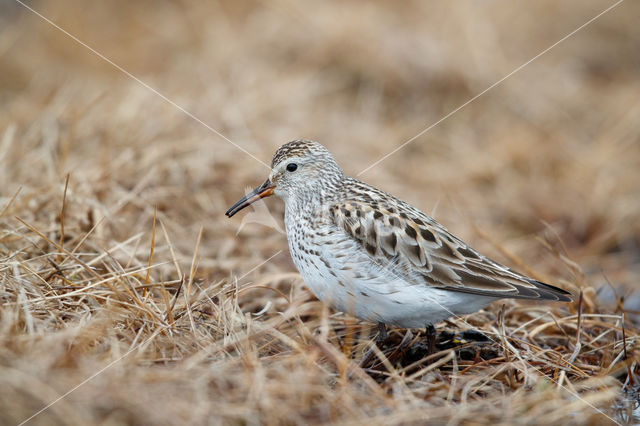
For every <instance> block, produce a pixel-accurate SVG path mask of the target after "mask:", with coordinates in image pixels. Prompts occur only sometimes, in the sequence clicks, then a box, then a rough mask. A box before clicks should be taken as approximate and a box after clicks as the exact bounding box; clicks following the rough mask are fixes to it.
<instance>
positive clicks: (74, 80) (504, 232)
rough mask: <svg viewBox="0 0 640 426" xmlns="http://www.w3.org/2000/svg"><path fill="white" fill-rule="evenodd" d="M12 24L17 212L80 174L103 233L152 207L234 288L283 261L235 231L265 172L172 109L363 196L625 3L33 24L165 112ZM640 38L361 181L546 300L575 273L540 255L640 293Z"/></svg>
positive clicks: (561, 72)
mask: <svg viewBox="0 0 640 426" xmlns="http://www.w3.org/2000/svg"><path fill="white" fill-rule="evenodd" d="M1 4H2V6H1V7H2V9H1V10H2V13H1V16H2V17H1V18H0V25H1V27H0V28H1V29H2V32H1V33H0V107H1V108H2V114H1V116H0V129H1V131H2V141H3V143H2V145H1V146H2V149H1V150H0V155H1V157H0V158H1V161H2V163H3V167H2V168H1V170H0V179H1V181H2V195H3V197H5V198H7V197H10V196H11V195H12V194H13V193H14V192H15V191H16V189H17V188H18V187H22V188H23V190H22V191H23V195H24V194H28V193H31V192H34V193H43V192H47V191H51V190H52V188H59V187H60V186H61V185H62V184H63V182H64V176H65V174H66V173H67V172H70V173H71V178H70V189H71V192H70V193H71V194H72V195H73V196H74V197H77V198H75V199H83V203H84V205H85V207H86V208H91V207H93V208H94V209H97V210H99V211H96V212H94V213H95V214H96V215H97V216H106V217H107V219H108V220H107V221H106V222H105V224H106V225H107V226H106V229H108V231H106V230H105V231H104V232H113V233H114V234H116V236H117V238H124V237H127V236H129V235H130V233H131V229H132V228H136V229H137V228H139V227H145V228H148V226H146V224H148V222H149V220H150V215H149V212H150V211H151V210H153V206H154V205H157V206H158V211H159V214H161V215H162V217H163V218H165V219H166V221H167V223H168V224H170V225H172V226H174V231H176V232H180V233H181V234H182V233H183V232H185V233H186V234H185V236H186V235H189V237H188V238H184V242H185V243H186V244H187V246H188V247H190V246H191V245H192V244H193V241H192V240H193V238H195V235H194V234H195V233H196V232H197V230H198V228H199V227H200V225H204V228H205V240H204V241H205V244H204V245H203V248H204V249H205V250H206V260H203V262H204V263H205V265H203V266H207V267H209V272H210V273H212V274H217V273H220V274H222V275H224V274H228V273H229V272H230V271H236V272H238V271H241V270H243V267H245V266H249V264H250V265H255V260H259V259H261V258H264V256H265V255H270V254H272V252H270V251H268V249H267V248H265V249H264V250H267V251H264V250H263V249H262V247H267V246H269V249H271V247H270V246H277V247H280V248H283V249H284V248H286V245H285V239H284V238H283V236H282V235H279V234H277V233H274V232H273V230H272V229H270V228H268V227H264V226H261V225H259V224H256V225H253V224H249V225H248V226H247V227H245V228H243V231H242V232H241V233H240V235H239V236H238V237H237V238H236V237H235V236H234V234H235V231H236V230H237V226H238V219H236V218H234V220H232V221H230V220H227V219H226V218H225V217H224V216H223V212H224V211H225V210H226V207H227V206H228V205H230V204H231V203H232V202H233V201H235V200H236V199H237V198H238V197H239V196H241V195H242V194H243V191H244V190H245V189H246V187H248V186H255V185H256V184H257V183H259V182H262V181H263V179H264V177H265V175H266V173H267V170H266V169H265V168H264V166H263V165H261V164H259V163H258V162H257V161H256V160H255V159H252V158H251V157H250V156H249V155H247V154H245V153H243V152H242V151H241V150H239V149H237V148H236V147H234V146H233V145H232V144H231V143H229V142H227V141H225V140H224V139H223V138H222V137H220V136H219V135H217V134H215V133H214V132H212V131H210V130H208V129H207V128H206V127H205V126H204V125H202V124H201V123H199V122H198V121H196V120H194V119H193V118H191V117H189V116H188V115H187V114H185V113H184V112H183V111H181V110H180V109H179V108H178V107H176V106H175V105H171V104H169V103H168V102H166V101H165V100H164V99H162V97H161V96H160V95H159V94H161V95H162V96H165V97H166V98H168V99H170V100H171V101H173V102H175V103H176V104H177V105H179V106H180V107H182V108H184V109H185V110H187V111H189V112H190V113H192V114H193V115H194V116H195V117H197V118H198V119H200V120H202V122H204V123H206V124H207V125H209V126H211V127H212V128H213V129H215V130H217V131H219V132H220V133H221V134H223V135H224V136H225V137H226V138H229V139H230V140H231V141H233V143H235V144H237V145H238V146H240V147H242V149H244V150H246V151H248V152H249V153H251V154H252V155H254V156H255V157H256V158H258V159H260V160H262V161H264V162H266V163H267V164H270V159H271V155H272V154H273V152H274V150H275V149H276V148H277V147H278V146H279V145H280V144H282V143H284V142H286V141H289V140H292V139H296V138H308V139H314V140H317V141H319V142H321V143H323V144H324V145H326V146H327V147H328V148H329V149H330V150H331V151H332V152H333V153H334V155H335V157H336V158H337V160H338V161H339V163H340V164H341V165H342V167H343V168H344V170H345V171H346V172H347V173H348V174H351V175H356V174H357V173H359V172H361V171H362V170H364V169H365V168H367V167H369V166H370V165H372V164H373V163H374V162H376V161H377V160H379V159H380V158H381V157H382V156H384V155H386V154H387V153H389V152H390V151H392V150H393V149H395V148H396V147H398V146H399V145H401V144H402V143H404V142H405V141H407V140H408V139H410V138H412V137H414V136H415V135H416V134H418V133H419V132H420V131H422V130H424V129H425V128H426V127H428V126H430V125H431V124H433V123H435V122H436V121H438V120H439V119H441V118H442V117H443V116H445V115H446V114H448V113H449V112H451V111H452V110H454V109H455V108H456V107H458V106H460V105H461V104H463V103H464V102H466V101H467V100H469V99H470V98H472V97H473V96H475V95H476V94H478V93H480V92H481V91H483V90H484V89H486V88H487V87H489V86H490V85H492V84H493V83H495V82H496V81H498V80H500V79H501V78H502V77H504V76H505V75H507V74H508V73H510V72H511V71H513V70H514V69H516V68H517V67H518V66H520V65H521V64H523V63H525V62H526V61H528V60H529V59H531V58H533V57H534V56H536V55H537V54H539V53H540V52H541V51H543V50H544V49H546V48H548V47H549V46H551V45H552V44H553V43H555V42H557V41H558V40H560V39H561V38H563V37H564V36H566V35H567V34H569V33H570V32H571V31H573V30H575V29H576V28H578V27H579V26H580V25H582V24H584V23H585V22H587V21H588V20H589V19H591V18H593V17H594V16H596V15H597V14H598V13H600V12H601V11H603V10H604V9H606V8H607V7H608V6H610V5H611V4H613V3H611V2H606V1H600V0H598V1H595V0H594V1H540V2H527V1H485V2H476V1H462V2H454V3H446V4H445V3H439V2H420V1H415V2H408V3H406V4H403V6H402V7H397V6H394V5H391V4H387V3H385V2H359V1H348V2H339V3H338V2H335V3H329V4H327V3H321V2H313V3H299V2H293V1H282V0H279V1H273V2H261V1H258V2H224V1H222V2H207V3H206V4H203V3H202V2H188V1H166V2H147V1H136V2H127V1H110V2H93V3H91V4H87V3H86V2H79V1H78V2H74V1H65V2H47V1H40V2H29V5H30V6H32V7H34V8H36V9H37V11H38V12H39V13H41V14H42V15H43V16H45V17H47V18H48V19H50V20H51V21H53V22H55V23H56V24H57V25H59V26H60V27H62V28H63V29H64V30H66V31H68V32H69V33H70V34H72V35H74V36H75V37H77V38H78V39H79V40H81V41H82V42H83V43H86V44H87V45H88V46H90V47H91V48H93V49H95V50H96V51H97V52H99V53H100V54H102V55H104V56H105V57H107V58H109V59H110V60H112V61H113V62H114V63H115V64H117V65H118V66H120V67H122V68H123V69H125V70H126V71H127V72H129V73H131V74H132V75H133V76H135V77H136V78H139V79H140V80H141V81H143V82H144V83H146V84H148V85H149V86H150V87H152V88H153V89H154V90H149V89H148V88H146V87H144V86H143V85H142V84H141V83H140V82H138V81H135V80H134V79H132V78H131V77H130V76H127V75H125V74H123V73H122V72H121V71H119V70H118V69H116V68H115V67H114V66H113V65H111V64H109V63H107V62H105V61H104V60H103V59H101V58H99V57H98V56H97V55H96V54H94V53H93V52H91V51H89V50H88V49H87V48H86V47H83V46H81V45H79V44H78V43H77V42H75V41H74V40H72V39H71V38H70V37H69V36H68V35H65V34H64V33H63V32H61V31H60V30H58V29H56V28H54V27H53V26H52V25H51V24H49V23H47V22H45V21H44V20H43V19H42V18H40V17H38V16H36V15H35V14H34V13H32V12H30V11H28V10H26V9H25V8H24V7H22V6H21V5H19V4H18V3H15V2H13V1H10V0H6V1H3V2H2V3H1ZM639 17H640V6H639V5H638V3H637V2H631V1H628V2H623V3H622V4H620V5H618V6H617V7H615V8H614V9H613V10H611V11H610V12H608V13H606V14H604V15H603V16H601V17H600V18H598V19H597V20H595V22H593V23H591V24H590V25H588V26H587V27H585V28H584V29H582V30H581V31H579V32H578V33H576V34H575V35H573V36H572V37H570V38H568V39H567V40H565V41H564V42H562V43H560V44H559V45H557V46H555V47H554V48H553V49H551V50H550V51H548V52H547V53H545V54H544V55H542V56H541V57H539V58H538V59H537V60H535V61H533V62H532V63H530V64H528V65H527V66H525V67H524V68H523V69H522V70H520V71H519V72H517V73H516V74H514V75H513V76H511V77H510V78H508V79H506V80H505V81H504V82H503V83H501V84H500V85H498V86H496V87H494V88H493V89H491V90H490V91H488V92H487V93H486V94H484V95H483V96H481V97H479V98H478V99H476V100H475V101H474V102H472V103H471V104H469V105H467V106H466V107H465V108H463V109H462V110H460V111H458V112H457V113H455V114H454V115H452V116H451V117H449V118H448V119H446V120H445V121H443V122H442V123H440V124H438V125H437V126H435V127H433V128H432V129H431V130H429V131H428V132H426V133H425V134H423V135H422V136H420V137H418V138H417V139H415V140H414V141H413V142H411V143H410V144H408V145H407V146H406V147H404V148H403V149H401V150H399V151H398V152H397V153H395V154H394V155H392V156H390V157H389V158H387V159H386V160H385V161H383V162H381V163H379V164H377V165H376V166H375V167H373V168H371V169H370V170H368V171H367V172H366V173H364V174H362V175H360V176H359V178H361V179H363V180H365V181H367V182H369V183H371V184H374V185H376V186H378V187H381V188H383V189H384V190H386V191H388V192H391V193H393V194H395V195H397V196H399V197H400V198H402V199H404V200H406V201H408V202H410V203H412V204H414V205H416V206H417V207H419V208H420V209H422V210H423V211H426V212H428V213H429V212H431V213H433V214H434V215H435V216H436V218H437V219H438V220H439V221H441V222H443V223H444V224H445V225H446V226H448V227H449V228H450V230H452V231H453V232H454V233H456V234H457V235H459V236H461V237H463V238H464V239H466V240H469V241H471V242H472V243H474V244H476V245H478V246H479V248H481V249H483V251H485V252H487V251H489V254H493V255H494V257H500V254H499V253H497V252H496V250H495V249H493V251H492V248H491V247H490V243H489V241H488V240H487V239H486V238H481V236H480V234H479V233H478V232H477V230H474V227H477V228H478V229H479V230H480V231H482V232H484V233H486V234H489V235H491V238H492V239H494V240H495V241H496V242H500V243H501V244H504V245H505V247H506V248H507V249H508V250H510V251H512V252H513V253H515V254H517V255H518V256H520V257H521V258H523V259H526V262H527V264H528V265H529V266H531V268H532V269H534V270H536V271H539V273H541V274H543V273H544V274H547V277H548V278H549V279H551V280H552V281H553V280H557V278H556V277H558V276H560V277H561V278H565V279H567V280H572V279H573V278H572V276H571V271H569V270H568V269H567V268H566V265H562V264H561V263H560V262H557V261H556V262H554V261H551V260H550V259H549V257H550V256H549V254H548V252H547V251H546V250H545V249H544V248H543V247H542V245H541V244H540V243H539V242H537V241H536V239H535V237H536V236H543V237H544V238H547V239H548V241H549V243H550V244H551V245H552V246H553V247H554V248H555V249H557V250H559V251H560V252H562V254H563V255H565V256H567V258H568V259H571V260H573V261H576V262H577V263H578V264H579V266H580V268H581V269H582V270H583V271H585V272H586V273H587V275H588V281H589V282H590V284H593V285H596V284H603V283H605V282H606V279H609V280H610V281H611V282H612V283H615V284H616V285H632V284H633V285H637V282H638V280H637V278H638V275H639V274H640V262H639V260H640V220H639V218H638V211H639V210H640V172H639V171H638V169H639V167H640V148H639V142H640V139H639V134H640V120H638V117H640V78H639V77H640V27H639V26H638V25H637V22H638V18H639ZM154 91H157V92H158V93H154ZM126 194H129V198H131V199H130V200H126V199H124V198H126V197H127V195H126ZM123 197H124V198H123ZM7 199H8V198H7ZM92 201H93V202H92ZM56 202H58V200H56ZM267 203H268V206H269V208H271V209H272V211H274V217H276V218H277V219H278V220H280V214H279V212H281V211H282V206H281V203H280V202H279V201H278V200H275V199H273V200H269V201H268V202H267ZM86 208H84V207H83V209H79V210H78V211H77V213H78V214H79V215H82V216H85V215H86V214H87V212H86V211H85V210H86ZM143 212H146V214H143ZM70 213H71V214H73V213H74V212H73V211H72V209H70ZM231 237H233V238H231ZM222 239H224V240H223V241H222ZM182 240H183V239H178V240H177V241H175V243H176V244H181V242H182ZM248 243H250V244H248ZM235 255H238V256H237V258H236V256H235ZM500 260H504V258H502V259H500ZM245 261H248V262H249V263H248V264H244V262H245ZM278 262H281V264H279V265H278V267H286V268H289V269H291V266H292V264H291V263H289V262H288V261H287V259H286V256H283V257H282V258H281V259H279V260H278V261H277V262H276V263H278ZM285 265H286V266H285ZM245 269H246V268H245ZM634 283H635V284H634Z"/></svg>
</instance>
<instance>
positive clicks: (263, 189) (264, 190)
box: [225, 179, 276, 217]
mask: <svg viewBox="0 0 640 426" xmlns="http://www.w3.org/2000/svg"><path fill="white" fill-rule="evenodd" d="M275 187H276V186H275V185H272V184H271V181H270V180H269V179H267V180H266V182H265V183H263V184H262V185H260V186H259V187H257V188H256V189H254V190H253V191H251V192H250V193H249V194H247V195H245V196H244V197H242V198H241V199H240V200H238V202H236V203H235V204H234V205H232V206H231V207H230V208H229V210H227V212H226V213H225V214H226V215H227V216H228V217H231V216H233V215H234V214H236V213H238V212H239V211H240V210H242V209H244V208H245V207H247V206H248V205H249V204H252V203H253V202H255V201H258V200H259V199H260V198H264V197H268V196H270V195H273V188H275Z"/></svg>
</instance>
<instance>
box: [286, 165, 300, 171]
mask: <svg viewBox="0 0 640 426" xmlns="http://www.w3.org/2000/svg"><path fill="white" fill-rule="evenodd" d="M296 170H298V165H297V164H296V163H289V164H287V171H288V172H295V171H296Z"/></svg>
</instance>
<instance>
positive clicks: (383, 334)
mask: <svg viewBox="0 0 640 426" xmlns="http://www.w3.org/2000/svg"><path fill="white" fill-rule="evenodd" d="M387 337H389V336H388V335H387V326H386V325H384V323H383V322H379V323H378V337H376V345H378V346H381V345H382V343H384V342H386V341H387Z"/></svg>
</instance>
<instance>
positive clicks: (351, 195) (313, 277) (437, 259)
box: [225, 140, 572, 338]
mask: <svg viewBox="0 0 640 426" xmlns="http://www.w3.org/2000/svg"><path fill="white" fill-rule="evenodd" d="M271 195H276V196H278V197H279V198H281V199H282V200H283V201H284V204H285V209H284V223H285V231H286V235H287V240H288V245H289V251H290V253H291V257H292V259H293V262H294V264H295V266H296V268H297V269H298V271H299V272H300V275H301V277H302V279H303V281H304V282H305V284H306V285H307V287H308V288H309V289H310V290H311V292H312V293H313V294H314V295H315V296H316V297H317V298H318V299H320V300H321V301H322V302H324V303H326V304H328V305H330V306H331V307H332V308H333V309H335V310H337V311H340V312H345V313H348V314H350V315H353V316H355V317H357V318H359V319H361V320H363V321H368V322H372V323H377V324H378V327H379V328H380V335H383V336H385V338H386V326H387V325H388V326H395V327H400V328H423V327H424V328H426V329H427V334H430V333H431V334H434V333H435V328H434V324H436V323H438V322H440V321H443V320H445V319H447V318H449V317H457V316H460V315H466V314H471V313H474V312H476V311H478V310H480V309H483V308H485V307H487V306H488V305H489V304H490V303H491V302H493V301H495V300H499V299H504V298H512V299H530V300H537V301H560V302H571V301H572V298H571V293H569V292H568V291H565V290H563V289H561V288H558V287H555V286H552V285H550V284H546V283H543V282H540V281H537V280H535V279H532V278H529V277H527V276H524V275H522V274H520V273H517V272H515V271H513V270H511V269H510V268H508V267H506V266H504V265H501V264H500V263H498V262H496V261H494V260H491V259H490V258H488V257H486V256H484V255H482V254H480V253H479V252H477V251H476V250H474V249H473V248H471V247H470V246H469V245H468V244H466V243H465V242H464V241H462V240H461V239H460V238H458V237H456V236H454V235H453V234H452V233H451V232H449V231H448V230H447V229H446V228H445V227H444V226H443V225H441V224H440V223H438V222H437V221H436V220H435V219H433V218H432V217H430V216H428V215H426V214H425V213H423V212H421V211H420V210H418V209H417V208H415V207H413V206H411V205H410V204H408V203H406V202H404V201H402V200H400V199H398V198H396V197H394V196H393V195H391V194H388V193H386V192H384V191H382V190H380V189H378V188H376V187H374V186H372V185H369V184H367V183H364V182H362V181H359V180H357V179H354V178H352V177H349V176H347V175H346V174H345V173H344V172H343V171H342V169H341V168H340V166H339V165H338V163H337V162H336V160H335V159H334V157H333V155H332V154H331V153H330V152H329V150H327V148H325V147H324V146H323V145H321V144H320V143H318V142H314V141H310V140H294V141H291V142H288V143H285V144H284V145H282V146H280V148H278V149H277V150H276V152H275V154H274V155H273V160H272V163H271V172H270V173H269V176H268V179H267V180H266V181H265V182H264V183H263V184H262V185H260V186H258V187H257V188H256V189H254V190H253V191H251V192H250V193H249V194H247V195H246V196H245V197H243V198H242V199H240V200H239V201H238V202H236V203H235V204H233V205H232V206H231V207H230V208H229V210H227V212H226V213H225V214H226V216H228V217H232V216H233V215H235V214H236V213H237V212H239V211H240V210H242V209H244V208H245V207H247V206H249V205H250V204H252V203H254V202H255V201H257V200H260V199H262V198H265V197H268V196H271Z"/></svg>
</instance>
